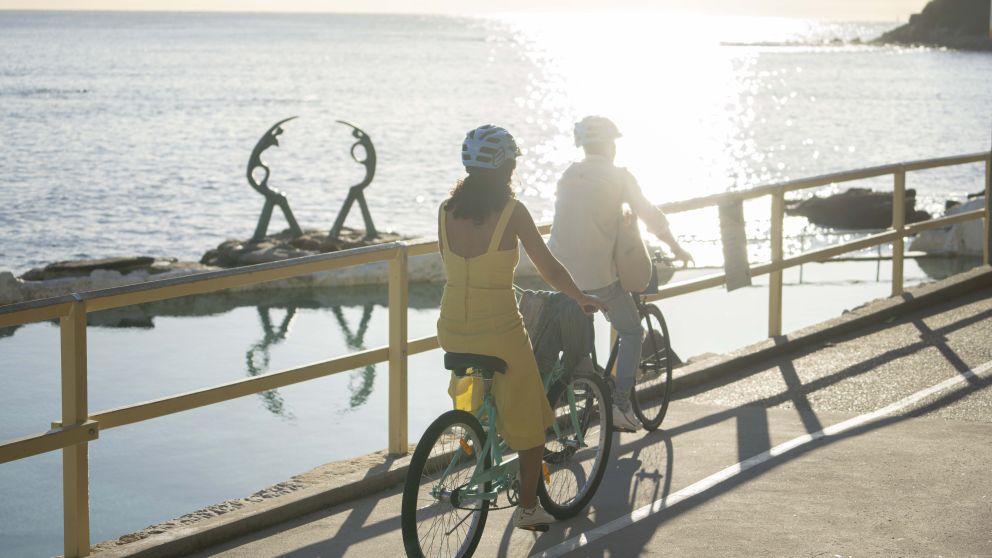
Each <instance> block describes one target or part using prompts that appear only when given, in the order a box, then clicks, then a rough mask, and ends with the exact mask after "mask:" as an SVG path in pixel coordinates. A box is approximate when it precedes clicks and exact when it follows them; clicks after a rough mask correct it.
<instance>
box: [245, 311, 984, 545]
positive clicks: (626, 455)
mask: <svg viewBox="0 0 992 558" xmlns="http://www.w3.org/2000/svg"><path fill="white" fill-rule="evenodd" d="M979 299H980V297H978V295H971V296H966V297H962V298H959V299H957V300H955V301H954V302H953V303H949V304H945V305H941V306H938V307H934V308H931V309H928V310H925V311H922V312H917V313H914V314H912V315H910V316H907V317H905V318H901V319H897V320H892V321H891V322H890V323H886V324H884V325H881V326H875V327H872V328H871V331H872V332H873V333H875V332H881V331H884V330H887V329H891V328H895V327H899V326H903V325H906V324H912V325H913V326H914V327H915V328H916V329H917V330H918V331H919V332H920V334H921V339H920V340H918V341H914V342H912V343H909V344H908V345H905V346H902V347H897V348H893V349H890V350H888V351H885V352H884V353H882V354H881V355H879V356H876V357H872V358H869V359H866V360H864V361H861V362H858V363H855V364H852V365H849V366H847V367H845V368H843V369H841V370H838V371H836V372H833V373H831V374H828V375H826V376H823V377H820V378H817V379H815V380H813V381H809V382H806V383H803V382H802V381H801V380H800V378H799V375H798V373H797V371H796V368H795V364H794V362H795V361H796V360H797V359H798V358H801V357H802V356H805V355H807V354H810V353H814V352H816V351H817V350H820V349H822V348H823V347H824V345H821V346H819V347H813V348H809V349H805V350H803V351H802V352H801V353H797V354H793V355H787V356H784V357H780V358H776V359H773V360H771V361H768V362H766V363H764V364H760V365H754V366H751V367H748V368H746V369H742V370H741V371H740V372H739V373H737V374H734V375H733V376H732V377H727V378H723V379H720V380H718V381H715V382H713V383H711V384H708V385H707V386H702V387H699V388H696V389H694V390H689V391H688V392H687V393H684V394H680V395H679V399H686V398H688V397H691V396H692V395H695V394H698V393H701V392H704V391H706V390H708V389H712V388H714V387H721V386H726V385H729V384H732V383H734V382H738V381H741V380H743V379H746V378H748V377H750V376H753V375H755V374H758V373H760V372H767V371H768V370H770V369H773V368H776V367H777V368H779V370H780V371H782V374H783V380H784V381H785V383H786V386H787V388H786V390H785V391H784V392H782V393H778V394H775V395H771V396H768V397H764V398H760V399H757V400H754V401H751V402H749V403H746V404H742V405H738V406H736V407H733V408H729V409H724V410H720V411H718V412H715V413H710V414H708V415H706V416H704V417H701V418H699V419H695V420H691V421H689V422H687V423H684V424H680V425H678V426H675V427H674V428H670V429H662V430H658V431H656V432H650V433H646V434H644V435H643V436H641V437H638V438H632V439H628V441H627V442H625V443H621V442H620V440H615V441H614V443H615V445H614V448H613V456H614V458H613V459H611V461H610V468H609V469H608V470H607V473H606V480H604V482H607V481H610V482H611V484H612V485H613V487H616V488H615V489H611V490H609V491H603V490H602V489H601V490H600V492H599V493H597V495H596V497H595V498H594V499H593V502H592V504H591V506H590V511H589V513H585V514H581V515H580V516H578V517H576V518H573V519H570V520H567V521H563V522H559V523H557V524H555V525H554V526H553V527H552V529H551V530H549V531H548V532H546V533H544V534H541V535H537V534H532V533H519V532H517V530H515V529H514V528H513V527H512V525H511V524H510V521H509V518H506V522H505V523H503V524H502V527H503V532H502V533H501V534H500V541H499V543H498V549H499V553H498V554H499V555H500V556H505V555H509V554H510V553H511V551H513V549H511V542H512V540H511V539H513V538H517V539H518V540H519V537H521V536H525V537H531V538H532V539H533V544H532V546H531V548H530V550H529V552H531V553H534V552H541V551H542V550H546V549H549V548H551V547H553V546H555V545H556V544H559V543H561V542H563V541H565V540H568V539H569V538H571V537H573V536H575V535H578V534H580V533H584V532H588V531H589V530H591V529H593V528H595V527H597V526H598V525H601V524H602V523H605V522H607V521H609V520H611V519H613V517H609V516H607V517H604V518H599V517H596V516H598V515H599V514H600V513H613V514H614V515H615V513H616V512H615V510H616V508H617V507H620V508H622V509H625V510H633V509H636V508H637V507H639V505H643V504H644V503H646V501H650V502H654V501H658V500H661V499H663V498H666V497H668V496H670V495H671V493H672V477H673V473H674V472H675V467H676V462H675V450H674V444H673V440H674V439H675V438H676V437H678V436H681V435H684V434H687V433H689V432H692V431H696V430H700V429H703V428H706V427H708V426H712V425H715V424H718V423H721V422H723V421H726V420H731V419H732V420H735V421H736V422H737V445H738V449H737V453H738V457H739V458H740V459H741V460H744V459H747V458H749V457H753V456H755V455H759V454H761V453H763V452H767V451H768V450H770V449H771V441H770V440H771V434H770V429H769V420H768V416H767V408H768V407H774V406H776V405H779V404H781V403H785V402H790V401H791V402H794V403H797V402H805V410H800V418H801V421H802V423H803V425H804V427H805V428H806V429H807V430H808V431H810V432H819V431H820V430H822V423H821V421H820V420H819V418H818V417H817V416H816V414H815V413H814V411H813V409H812V406H811V405H810V404H809V400H808V398H807V396H808V395H810V394H812V393H814V392H816V391H819V390H822V389H825V388H828V387H830V386H833V385H835V384H837V383H838V382H840V381H842V380H844V379H848V378H853V377H857V376H860V375H863V374H865V373H867V372H869V371H871V370H873V369H875V368H877V367H879V366H881V365H883V364H886V363H890V362H893V361H895V360H898V359H900V358H904V357H906V356H909V355H912V354H915V353H918V352H920V351H922V350H924V349H928V348H936V349H937V350H938V351H939V352H940V354H941V355H942V356H943V357H944V359H945V360H947V361H948V362H949V363H950V364H951V365H952V366H953V367H954V369H955V370H958V371H959V372H964V371H965V370H968V369H969V367H968V365H967V364H966V363H965V362H964V360H963V359H962V358H961V357H960V355H958V354H957V353H956V352H955V351H954V350H953V349H952V348H951V347H949V346H948V344H947V342H946V335H947V334H949V333H952V332H955V331H958V330H961V329H963V328H965V327H967V326H970V325H974V324H976V323H978V322H981V321H984V320H988V319H990V318H992V310H986V311H983V312H979V313H977V314H974V315H971V316H968V317H965V318H962V319H959V320H956V321H954V322H952V323H949V324H946V325H943V326H941V327H937V328H931V327H929V326H927V325H926V323H925V321H924V320H925V319H926V318H927V317H928V316H933V315H937V314H939V313H941V312H944V311H946V310H947V309H948V308H949V307H957V306H962V305H964V304H967V303H969V302H972V301H974V300H979ZM864 333H865V331H864V330H862V331H861V332H860V333H852V334H848V335H845V336H842V337H838V338H836V339H835V340H832V341H830V342H829V343H826V344H825V345H826V346H829V345H833V344H835V343H839V342H841V341H843V340H851V339H855V338H858V337H860V336H862V335H864ZM989 386H992V378H970V379H969V381H968V383H967V384H965V385H963V386H962V387H960V388H958V389H955V390H953V391H950V392H947V393H945V394H943V395H942V396H940V397H938V398H937V399H935V400H933V401H932V402H930V403H927V404H923V405H921V406H918V407H916V408H912V409H910V410H908V411H906V412H903V413H901V414H899V415H892V416H886V417H881V418H879V419H877V420H874V421H872V422H870V423H867V424H864V425H861V426H859V427H855V428H852V429H851V430H848V431H845V432H843V433H840V434H836V435H829V436H824V437H822V438H819V439H817V440H815V441H813V442H811V443H808V444H805V445H803V446H799V447H797V448H794V449H792V450H789V451H786V452H784V453H782V454H780V455H777V456H774V457H771V458H770V459H769V460H768V461H766V462H764V463H762V464H761V465H758V466H755V467H753V468H751V469H748V470H746V471H744V472H742V473H740V474H738V475H736V476H734V477H731V478H729V479H727V480H724V481H722V482H718V483H716V484H715V485H714V486H713V487H711V488H709V489H707V490H704V491H702V492H700V493H699V494H696V495H693V496H689V497H687V498H686V499H684V500H682V501H679V502H678V503H675V504H673V505H671V506H670V507H667V508H665V509H663V510H661V511H660V512H658V513H656V514H654V515H652V516H650V517H648V518H646V519H643V520H642V521H641V522H639V523H638V524H637V525H638V526H639V527H638V528H636V529H626V530H625V531H624V534H623V537H622V538H620V539H617V541H619V542H614V541H612V540H606V541H605V542H604V541H600V542H599V543H594V544H593V545H591V546H590V547H584V548H583V549H582V551H580V553H581V555H582V556H606V555H610V556H619V555H625V554H624V553H625V552H630V551H631V549H643V548H644V546H645V545H646V544H647V543H648V541H649V540H650V539H651V538H652V537H653V536H654V533H655V532H656V531H657V529H659V528H661V527H662V526H663V525H664V524H665V523H667V522H668V521H669V520H671V519H673V518H674V517H677V516H678V515H680V514H682V513H685V512H687V511H689V510H692V509H694V508H696V507H698V506H700V505H702V504H704V503H706V502H709V501H711V500H713V499H716V498H718V497H719V496H721V495H723V494H725V493H727V492H729V491H731V490H734V489H735V488H738V487H740V486H742V485H745V484H747V483H748V482H750V481H752V480H755V479H757V478H759V477H761V476H762V475H764V474H765V473H767V472H769V471H773V470H775V469H776V468H777V467H780V466H781V465H784V464H787V463H789V462H791V461H794V460H795V459H798V458H800V457H802V456H804V455H806V454H808V453H810V452H813V451H817V450H819V449H822V448H825V447H829V446H831V445H833V444H834V443H837V442H840V441H843V440H848V439H851V438H855V437H858V436H862V435H864V434H867V433H871V432H874V431H878V430H881V429H883V428H886V427H888V426H892V425H895V424H899V423H901V422H904V421H906V420H909V419H911V418H915V417H920V416H924V415H927V414H929V413H933V412H935V411H938V410H940V409H943V408H945V407H947V406H949V405H951V404H953V403H955V402H957V401H959V400H961V399H963V398H965V397H967V396H969V395H970V394H973V393H975V392H977V391H979V390H983V389H986V388H988V387H989ZM797 408H798V403H797ZM804 414H805V415H806V416H805V417H803V415H804ZM662 454H664V455H662ZM662 462H663V463H664V471H663V472H662V470H661V467H660V466H659V465H658V464H661V463H662ZM645 487H647V490H644V488H645ZM648 492H650V499H649V500H646V499H645V498H644V496H643V495H644V494H647V493H648ZM400 493H401V488H399V487H397V488H395V489H392V490H390V491H388V492H384V493H380V494H377V495H376V496H375V497H373V498H366V499H363V500H359V501H358V502H355V503H352V504H345V505H342V506H339V507H335V508H332V509H329V510H326V511H323V512H318V513H315V514H311V515H309V516H306V517H303V518H299V519H296V520H293V521H291V522H289V523H286V524H283V525H281V526H278V527H276V528H271V529H269V530H267V531H263V532H260V533H257V534H255V535H253V536H251V537H247V538H245V539H242V540H241V541H239V543H240V544H244V543H245V542H246V541H249V540H258V539H263V538H265V537H266V536H268V535H271V534H272V532H281V531H286V530H288V529H292V528H293V527H296V526H300V525H305V524H308V523H313V522H318V521H321V520H323V519H329V518H331V517H333V516H335V515H339V514H347V517H346V518H345V519H344V520H343V523H341V525H340V527H338V528H337V529H336V532H335V533H334V534H333V535H331V536H329V537H328V538H326V539H324V540H322V541H320V542H317V543H313V544H310V545H307V546H305V547H302V548H299V549H297V550H294V551H291V552H289V553H286V554H283V556H289V557H293V558H302V557H309V556H317V555H320V556H343V555H345V554H346V553H348V551H349V549H351V547H353V546H354V545H356V544H360V543H363V542H365V541H368V540H370V539H373V538H376V537H380V536H383V535H387V534H390V533H392V535H391V536H395V537H396V538H397V543H398V541H399V537H400V535H399V529H400V517H399V509H398V505H395V506H393V504H392V503H387V502H388V501H389V500H390V499H392V498H396V497H398V496H399V494H400ZM638 495H641V498H639V499H640V500H641V504H638V501H637V500H635V497H636V496H638ZM380 505H389V506H391V507H395V509H391V510H390V511H389V513H388V514H387V517H386V518H384V519H380V520H377V521H373V522H371V523H368V521H369V519H370V518H372V517H373V516H374V515H375V513H374V511H375V508H376V507H377V506H380ZM496 517H497V516H494V515H492V514H491V515H490V517H489V522H488V525H487V528H489V529H497V528H499V526H500V525H499V524H497V523H496V521H494V520H495V519H496ZM594 518H595V519H594Z"/></svg>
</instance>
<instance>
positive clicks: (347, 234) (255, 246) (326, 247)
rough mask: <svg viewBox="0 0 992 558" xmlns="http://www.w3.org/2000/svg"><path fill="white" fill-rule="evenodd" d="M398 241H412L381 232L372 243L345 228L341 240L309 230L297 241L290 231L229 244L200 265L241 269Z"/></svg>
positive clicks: (219, 247) (207, 255)
mask: <svg viewBox="0 0 992 558" xmlns="http://www.w3.org/2000/svg"><path fill="white" fill-rule="evenodd" d="M398 240H409V239H408V238H407V237H404V236H401V235H399V234H396V233H392V232H380V233H379V236H378V237H376V238H374V239H368V238H365V231H363V230H358V229H351V228H348V227H344V228H343V229H342V230H341V234H340V235H339V236H338V237H337V238H334V237H331V236H330V235H329V234H328V232H327V231H323V230H306V231H303V234H302V235H300V236H296V237H294V236H293V234H292V232H291V231H290V230H289V229H286V230H284V231H282V232H280V233H278V234H273V235H269V236H266V237H265V238H263V239H262V240H260V241H258V242H253V241H251V240H226V241H224V242H222V243H221V244H220V245H219V246H218V247H217V248H215V249H213V250H210V251H208V252H207V253H206V254H204V255H203V257H202V258H201V259H200V263H201V264H204V265H209V266H215V267H241V266H245V265H254V264H260V263H268V262H276V261H280V260H286V259H289V258H301V257H303V256H314V255H317V254H325V253H327V252H337V251H338V250H347V249H349V248H360V247H362V246H371V245H374V244H384V243H387V242H395V241H398Z"/></svg>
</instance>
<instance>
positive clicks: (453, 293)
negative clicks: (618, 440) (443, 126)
mask: <svg viewBox="0 0 992 558" xmlns="http://www.w3.org/2000/svg"><path fill="white" fill-rule="evenodd" d="M516 203H517V202H516V200H512V199H511V200H510V201H508V202H507V204H506V206H505V207H504V208H503V211H502V212H501V213H500V216H499V220H498V221H497V222H496V229H495V230H494V231H493V236H492V239H491V240H490V241H489V248H488V250H487V251H486V252H485V253H484V254H480V255H478V256H473V257H471V258H464V257H462V256H459V255H458V254H455V253H454V252H452V251H451V249H450V247H449V246H448V233H447V222H446V221H447V213H448V212H447V211H445V207H444V205H442V206H441V212H440V213H441V214H440V217H439V219H440V227H439V228H440V230H441V250H442V251H443V253H444V271H445V276H446V277H447V283H446V284H445V286H444V295H443V297H442V298H441V316H440V318H439V319H438V321H437V338H438V342H439V343H440V345H441V348H442V349H444V350H445V351H448V352H457V353H476V354H482V355H490V356H495V357H499V358H501V359H503V360H504V361H506V364H507V369H506V373H505V374H496V376H495V378H494V379H493V384H492V394H493V398H494V400H495V402H496V409H497V411H498V412H497V416H496V428H497V429H498V431H499V433H500V435H501V436H503V439H504V440H506V443H507V444H509V446H510V447H511V448H513V449H515V450H526V449H530V448H533V447H537V446H540V445H543V444H544V431H545V429H546V428H548V427H549V426H551V424H552V423H553V422H554V413H553V412H552V411H551V406H550V405H549V404H548V400H547V397H546V396H545V395H544V386H543V384H542V383H541V375H540V372H538V369H537V362H536V361H535V360H534V351H533V349H532V348H531V344H530V339H529V338H528V337H527V331H526V330H525V329H524V323H523V319H522V318H521V316H520V312H519V311H518V310H517V300H516V297H514V295H513V270H514V269H515V268H516V267H517V259H518V256H517V249H516V248H511V249H509V250H498V249H497V248H498V247H499V243H500V240H501V239H502V238H503V233H504V231H505V230H506V225H507V223H508V222H509V220H510V216H511V215H512V214H513V208H514V207H515V206H516ZM481 382H482V380H473V379H467V378H458V377H456V376H455V375H454V374H452V375H451V381H450V383H449V385H448V394H449V395H450V396H451V398H452V401H453V403H454V406H455V408H456V409H463V410H466V411H473V410H475V409H476V408H478V406H479V405H480V404H481V402H482V401H481V398H482V385H481Z"/></svg>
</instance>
